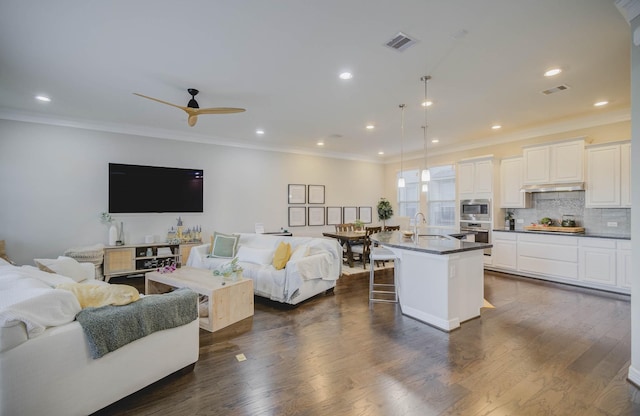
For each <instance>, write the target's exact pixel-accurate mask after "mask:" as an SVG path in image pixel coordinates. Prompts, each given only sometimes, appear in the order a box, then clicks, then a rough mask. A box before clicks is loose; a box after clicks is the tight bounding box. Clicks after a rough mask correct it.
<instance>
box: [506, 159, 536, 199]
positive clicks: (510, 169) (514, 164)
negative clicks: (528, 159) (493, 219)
mask: <svg viewBox="0 0 640 416" xmlns="http://www.w3.org/2000/svg"><path fill="white" fill-rule="evenodd" d="M522 165H523V158H522V157H513V158H509V159H502V161H501V162H500V208H529V207H530V206H531V194H530V193H525V192H520V188H522V181H523V176H524V175H523V166H522Z"/></svg>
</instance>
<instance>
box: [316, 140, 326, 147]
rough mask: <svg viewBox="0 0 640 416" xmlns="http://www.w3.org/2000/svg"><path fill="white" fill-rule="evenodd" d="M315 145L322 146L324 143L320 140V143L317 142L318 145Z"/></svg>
mask: <svg viewBox="0 0 640 416" xmlns="http://www.w3.org/2000/svg"><path fill="white" fill-rule="evenodd" d="M316 145H318V146H324V142H323V141H322V140H321V141H319V142H318V143H316Z"/></svg>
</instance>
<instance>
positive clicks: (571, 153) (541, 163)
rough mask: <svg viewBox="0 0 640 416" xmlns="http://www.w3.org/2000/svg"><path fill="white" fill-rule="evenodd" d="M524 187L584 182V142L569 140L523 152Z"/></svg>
mask: <svg viewBox="0 0 640 416" xmlns="http://www.w3.org/2000/svg"><path fill="white" fill-rule="evenodd" d="M523 172H524V179H523V184H525V185H539V184H547V183H567V182H583V181H584V140H583V139H579V140H571V141H566V142H561V143H554V144H548V145H542V146H530V147H526V148H524V150H523Z"/></svg>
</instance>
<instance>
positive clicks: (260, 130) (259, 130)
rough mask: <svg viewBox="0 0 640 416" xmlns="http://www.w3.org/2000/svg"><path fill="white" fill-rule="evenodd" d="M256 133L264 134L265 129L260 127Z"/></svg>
mask: <svg viewBox="0 0 640 416" xmlns="http://www.w3.org/2000/svg"><path fill="white" fill-rule="evenodd" d="M256 134H259V135H263V134H264V130H262V129H258V130H256Z"/></svg>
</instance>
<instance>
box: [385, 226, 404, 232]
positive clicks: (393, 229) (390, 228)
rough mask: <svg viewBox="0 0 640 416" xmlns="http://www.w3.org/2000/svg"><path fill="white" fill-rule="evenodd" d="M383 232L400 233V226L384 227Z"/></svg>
mask: <svg viewBox="0 0 640 416" xmlns="http://www.w3.org/2000/svg"><path fill="white" fill-rule="evenodd" d="M384 230H385V231H400V226H399V225H385V227H384Z"/></svg>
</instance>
